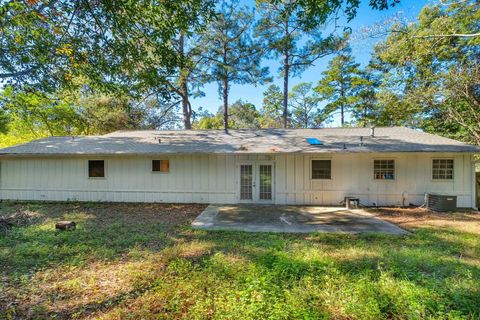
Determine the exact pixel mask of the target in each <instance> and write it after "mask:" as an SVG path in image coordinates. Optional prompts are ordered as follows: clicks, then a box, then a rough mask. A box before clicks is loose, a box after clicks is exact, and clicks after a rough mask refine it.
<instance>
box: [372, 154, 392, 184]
mask: <svg viewBox="0 0 480 320" xmlns="http://www.w3.org/2000/svg"><path fill="white" fill-rule="evenodd" d="M381 160H392V161H393V179H377V178H376V177H375V161H381ZM372 173H373V181H395V180H397V159H395V158H373V172H372Z"/></svg>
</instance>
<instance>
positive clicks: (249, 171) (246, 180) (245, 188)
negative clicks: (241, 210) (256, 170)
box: [240, 164, 253, 200]
mask: <svg viewBox="0 0 480 320" xmlns="http://www.w3.org/2000/svg"><path fill="white" fill-rule="evenodd" d="M252 199H253V165H251V164H242V165H240V200H252Z"/></svg>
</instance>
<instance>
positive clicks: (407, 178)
mask: <svg viewBox="0 0 480 320" xmlns="http://www.w3.org/2000/svg"><path fill="white" fill-rule="evenodd" d="M433 158H453V159H454V166H455V171H454V179H453V180H451V181H435V180H432V172H431V170H432V159H433ZM152 159H169V160H170V172H169V173H153V172H151V160H152ZM313 159H331V160H332V179H330V180H312V179H311V178H310V174H311V173H310V172H311V168H310V166H311V160H313ZM374 159H394V160H395V180H374V179H373V160H374ZM88 160H105V161H106V174H105V179H103V178H88V172H87V170H88ZM266 162H268V163H273V164H274V166H275V169H274V173H275V174H274V187H273V191H274V199H273V203H277V204H320V205H339V204H340V202H341V201H342V200H343V198H344V197H345V196H357V197H359V198H360V201H361V203H362V204H365V205H372V204H373V203H377V204H378V205H402V204H405V205H408V204H409V203H414V204H417V205H420V204H422V203H423V199H424V194H425V193H427V192H432V193H442V194H449V195H456V196H457V197H458V200H457V204H458V206H459V207H473V206H475V203H474V193H475V189H474V177H473V175H472V172H473V165H472V158H471V155H470V154H432V153H392V154H371V153H364V154H330V155H324V154H319V155H282V154H277V155H175V156H165V157H163V156H154V157H143V156H138V157H134V156H110V157H88V158H87V157H76V158H66V157H63V158H23V157H22V158H2V159H1V160H0V199H12V200H17V199H18V200H58V201H60V200H61V201H75V200H78V201H115V202H179V203H181V202H183V203H190V202H192V203H236V202H238V201H239V200H238V199H239V190H238V189H239V187H238V183H239V164H240V163H252V164H255V163H266ZM404 196H405V200H404V201H403V197H404Z"/></svg>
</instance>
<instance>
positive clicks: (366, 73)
mask: <svg viewBox="0 0 480 320" xmlns="http://www.w3.org/2000/svg"><path fill="white" fill-rule="evenodd" d="M360 76H361V77H362V78H363V81H361V82H360V83H359V87H358V90H357V93H356V101H355V103H354V105H353V108H352V110H351V111H352V120H353V122H354V123H355V124H356V125H357V126H360V127H366V126H371V125H376V124H377V122H378V117H379V113H380V112H381V108H382V106H381V104H380V103H379V101H378V96H377V94H378V91H379V86H380V83H381V76H382V74H381V73H379V72H378V71H376V70H375V69H374V68H373V67H372V65H371V64H369V65H367V67H366V68H365V69H364V70H362V72H361V74H360Z"/></svg>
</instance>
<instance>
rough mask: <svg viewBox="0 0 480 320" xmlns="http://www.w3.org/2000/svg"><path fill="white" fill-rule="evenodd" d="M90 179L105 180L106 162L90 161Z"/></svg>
mask: <svg viewBox="0 0 480 320" xmlns="http://www.w3.org/2000/svg"><path fill="white" fill-rule="evenodd" d="M88 177H89V178H105V161H103V160H88Z"/></svg>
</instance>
